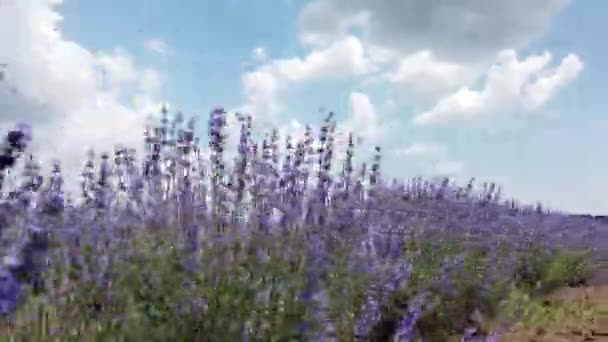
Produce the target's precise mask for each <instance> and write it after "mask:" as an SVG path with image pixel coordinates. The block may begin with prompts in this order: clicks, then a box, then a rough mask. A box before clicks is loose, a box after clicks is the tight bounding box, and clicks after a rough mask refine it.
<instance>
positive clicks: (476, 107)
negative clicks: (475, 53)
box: [413, 50, 583, 125]
mask: <svg viewBox="0 0 608 342" xmlns="http://www.w3.org/2000/svg"><path fill="white" fill-rule="evenodd" d="M550 62H551V54H550V53H548V52H545V53H544V54H542V55H531V56H528V57H527V58H526V59H524V60H521V61H520V60H519V59H518V57H517V54H516V52H515V51H513V50H504V51H501V52H500V53H499V54H498V60H497V62H496V64H494V65H493V66H492V67H491V68H490V69H489V70H488V72H487V76H486V80H485V86H484V87H483V89H481V90H472V89H470V88H468V87H463V88H461V89H459V90H458V91H456V92H454V93H452V94H450V95H448V96H446V97H444V98H442V99H440V100H439V101H438V102H437V104H436V105H435V106H434V107H433V108H431V109H430V110H429V111H426V112H423V113H421V114H418V115H417V116H416V117H415V118H414V121H413V122H414V123H415V124H418V125H427V124H434V123H437V122H442V121H447V120H453V119H461V120H462V119H465V120H466V119H475V118H478V117H480V116H484V115H492V114H493V113H495V112H497V111H500V110H503V109H507V108H508V107H510V106H512V105H514V104H517V103H520V104H522V105H524V106H525V107H526V108H527V109H528V110H535V109H538V108H539V107H540V106H542V105H543V104H545V103H546V102H547V101H548V100H549V99H550V98H551V97H552V96H553V95H554V94H555V92H556V91H557V90H558V89H559V88H560V87H562V86H564V85H565V84H567V83H569V82H571V81H573V80H574V79H576V77H577V76H578V74H579V73H580V71H581V70H582V68H583V64H582V62H581V61H580V59H579V58H578V57H577V56H576V55H573V54H571V55H568V56H567V57H566V58H564V59H563V60H562V62H561V64H560V65H559V66H558V67H557V68H554V69H547V66H548V64H549V63H550Z"/></svg>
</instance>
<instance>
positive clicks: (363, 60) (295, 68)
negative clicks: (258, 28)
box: [240, 37, 374, 116]
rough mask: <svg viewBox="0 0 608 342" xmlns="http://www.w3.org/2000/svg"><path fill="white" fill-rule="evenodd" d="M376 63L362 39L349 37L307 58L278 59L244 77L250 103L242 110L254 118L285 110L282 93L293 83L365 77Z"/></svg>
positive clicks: (310, 54) (311, 53)
mask: <svg viewBox="0 0 608 342" xmlns="http://www.w3.org/2000/svg"><path fill="white" fill-rule="evenodd" d="M373 70H374V69H373V63H372V62H371V61H370V60H369V58H368V56H367V55H366V53H365V50H364V49H363V46H362V45H361V42H360V41H359V39H357V38H355V37H346V38H345V39H343V40H339V41H336V42H334V43H333V44H332V45H330V46H328V47H327V48H325V49H321V50H315V51H312V52H310V53H309V54H308V55H306V56H305V57H304V58H298V57H295V58H289V59H277V60H272V61H269V62H268V63H267V64H264V65H262V66H260V67H259V68H257V69H256V70H253V71H250V72H247V73H245V74H244V75H243V77H242V82H243V86H244V90H245V96H246V98H247V100H246V101H247V103H246V104H245V105H244V106H242V107H241V108H240V109H241V110H243V111H247V112H250V113H252V114H254V115H256V114H258V115H259V114H263V115H270V116H271V115H273V114H276V113H277V112H279V111H280V110H282V108H283V106H282V103H281V101H280V95H281V94H280V92H281V91H283V90H285V89H286V88H287V86H288V85H289V84H290V83H293V82H305V81H315V80H320V79H328V78H341V77H350V76H357V75H364V74H366V73H369V72H371V71H373Z"/></svg>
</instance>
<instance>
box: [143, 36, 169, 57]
mask: <svg viewBox="0 0 608 342" xmlns="http://www.w3.org/2000/svg"><path fill="white" fill-rule="evenodd" d="M144 46H145V47H146V49H148V50H150V51H154V52H156V53H158V54H159V55H163V56H165V55H167V54H168V53H169V47H168V46H167V43H166V42H165V41H164V40H162V39H149V40H147V41H146V42H145V43H144Z"/></svg>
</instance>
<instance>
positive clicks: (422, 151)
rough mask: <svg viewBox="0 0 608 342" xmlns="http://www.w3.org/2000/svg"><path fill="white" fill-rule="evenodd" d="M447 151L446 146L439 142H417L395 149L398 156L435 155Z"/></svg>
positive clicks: (394, 152)
mask: <svg viewBox="0 0 608 342" xmlns="http://www.w3.org/2000/svg"><path fill="white" fill-rule="evenodd" d="M444 151H445V146H443V145H440V144H437V143H415V144H412V145H409V146H407V147H403V148H398V149H396V150H394V151H393V154H394V155H395V156H396V157H426V156H435V155H438V154H441V153H443V152H444Z"/></svg>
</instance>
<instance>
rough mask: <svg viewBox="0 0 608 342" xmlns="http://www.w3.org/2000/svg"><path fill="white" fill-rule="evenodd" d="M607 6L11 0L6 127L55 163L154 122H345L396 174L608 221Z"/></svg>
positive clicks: (1, 68)
mask: <svg viewBox="0 0 608 342" xmlns="http://www.w3.org/2000/svg"><path fill="white" fill-rule="evenodd" d="M607 14H608V2H606V1H601V0H586V1H580V0H579V1H575V0H570V1H569V0H534V1H530V0H510V1H504V0H484V1H478V0H456V1H455V0H435V1H428V0H374V1H364V0H309V1H306V0H241V1H237V0H225V1H203V0H200V1H194V0H183V1H180V2H179V5H177V3H176V2H174V1H161V0H129V1H118V0H104V1H86V0H65V1H61V0H0V72H1V73H2V82H0V129H2V130H4V129H6V128H8V127H10V126H11V125H13V124H14V123H15V121H17V120H26V121H30V122H32V123H33V126H34V135H35V142H34V145H33V146H32V148H33V151H34V152H35V153H36V156H38V157H39V159H40V161H41V162H42V163H43V166H45V165H47V166H48V162H49V160H51V158H54V157H58V158H60V159H61V160H62V161H63V162H64V165H65V167H66V172H67V173H68V174H75V172H76V171H77V170H78V168H79V167H80V164H81V162H82V161H83V158H84V156H85V154H84V149H85V148H86V147H87V146H93V147H94V148H95V149H96V150H99V151H101V150H104V149H105V150H107V149H110V148H111V147H112V146H113V145H114V144H115V143H116V142H122V143H124V144H127V145H134V144H135V146H137V147H139V144H140V142H141V134H142V133H141V128H142V127H143V126H142V124H143V122H144V119H145V116H146V114H148V113H149V112H150V111H155V110H157V109H158V108H159V104H160V103H165V102H166V103H169V105H170V107H171V109H172V110H182V111H183V112H184V113H185V114H186V115H192V114H198V115H201V121H200V125H199V129H200V131H201V133H204V132H205V120H206V118H207V115H208V112H209V110H210V109H211V108H212V107H213V106H216V105H222V106H224V107H225V108H226V109H228V110H229V111H237V110H240V111H248V112H250V113H252V114H253V115H254V116H255V118H256V122H257V123H258V127H260V126H261V127H270V126H268V125H274V126H277V127H281V129H282V130H283V131H296V132H301V129H302V125H304V124H306V123H312V124H316V123H318V122H319V121H320V119H321V118H322V114H321V113H320V111H319V108H327V109H328V110H333V111H335V112H336V114H337V118H338V120H339V124H340V125H341V126H342V127H343V128H344V130H354V131H355V133H356V134H358V135H359V136H360V137H361V138H362V139H363V142H364V144H367V146H368V149H371V146H373V144H379V145H381V146H383V148H384V170H385V172H386V173H387V174H389V175H391V176H398V177H410V176H415V175H428V176H431V175H449V176H452V177H454V178H456V179H457V180H460V181H465V180H466V179H467V178H469V177H472V176H475V177H477V178H478V179H480V180H493V181H496V182H498V183H499V184H501V185H503V187H504V192H505V193H506V194H507V195H511V196H515V197H517V198H519V199H521V200H522V201H524V202H530V201H535V200H540V201H542V202H543V203H545V204H546V205H548V206H550V207H552V208H555V209H560V210H565V211H570V212H587V213H598V214H599V213H603V214H608V197H607V196H606V194H608V176H607V175H608V158H606V157H605V150H606V148H608V135H607V134H606V133H605V132H607V130H608V118H607V117H606V113H605V110H604V108H605V107H604V103H605V95H603V94H605V90H604V91H602V88H605V86H604V84H603V83H604V82H605V80H606V79H608V63H606V62H605V61H606V60H608V48H607V47H606V44H603V43H602V42H603V37H602V34H601V32H608V29H607V27H606V24H605V22H606V21H605V17H606V15H607Z"/></svg>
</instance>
